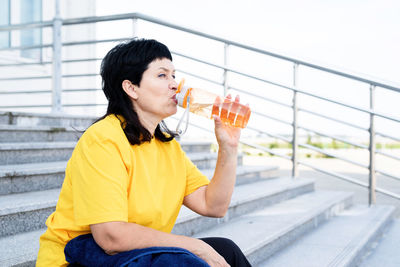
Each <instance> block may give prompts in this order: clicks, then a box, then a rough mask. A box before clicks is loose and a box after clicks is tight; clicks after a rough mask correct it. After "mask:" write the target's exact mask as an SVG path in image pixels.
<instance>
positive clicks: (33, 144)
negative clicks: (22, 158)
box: [0, 141, 77, 151]
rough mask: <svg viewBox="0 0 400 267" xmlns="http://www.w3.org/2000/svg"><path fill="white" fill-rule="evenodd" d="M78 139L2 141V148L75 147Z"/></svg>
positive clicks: (0, 145) (0, 146)
mask: <svg viewBox="0 0 400 267" xmlns="http://www.w3.org/2000/svg"><path fill="white" fill-rule="evenodd" d="M76 142H77V141H61V142H60V141H57V142H15V143H0V151H1V150H24V149H46V148H51V149H55V148H74V147H75V146H76Z"/></svg>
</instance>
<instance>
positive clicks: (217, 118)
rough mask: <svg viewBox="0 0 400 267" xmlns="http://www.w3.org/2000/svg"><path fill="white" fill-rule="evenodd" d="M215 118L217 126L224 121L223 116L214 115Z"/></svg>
mask: <svg viewBox="0 0 400 267" xmlns="http://www.w3.org/2000/svg"><path fill="white" fill-rule="evenodd" d="M213 118H214V122H215V126H220V125H222V121H221V118H220V117H219V116H217V115H213Z"/></svg>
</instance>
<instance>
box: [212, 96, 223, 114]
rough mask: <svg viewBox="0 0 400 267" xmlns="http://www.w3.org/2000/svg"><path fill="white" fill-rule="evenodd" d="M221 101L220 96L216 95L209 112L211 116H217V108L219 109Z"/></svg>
mask: <svg viewBox="0 0 400 267" xmlns="http://www.w3.org/2000/svg"><path fill="white" fill-rule="evenodd" d="M221 102H222V101H221V98H220V97H219V96H217V97H216V98H215V102H214V104H213V107H212V112H211V115H212V116H214V115H216V116H219V110H220V106H221Z"/></svg>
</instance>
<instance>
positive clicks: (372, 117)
mask: <svg viewBox="0 0 400 267" xmlns="http://www.w3.org/2000/svg"><path fill="white" fill-rule="evenodd" d="M374 106H375V85H372V84H371V85H370V110H371V111H372V112H373V111H374ZM375 150H376V144H375V115H374V114H373V113H370V126H369V197H368V199H369V205H370V206H371V205H373V204H375V202H376V192H375V187H376V172H375V163H376V161H375Z"/></svg>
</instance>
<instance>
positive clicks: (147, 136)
mask: <svg viewBox="0 0 400 267" xmlns="http://www.w3.org/2000/svg"><path fill="white" fill-rule="evenodd" d="M164 58H167V59H169V60H171V61H172V56H171V52H170V51H169V49H168V47H166V46H165V45H164V44H162V43H160V42H158V41H156V40H148V39H137V38H135V39H132V40H130V41H129V42H125V43H121V44H119V45H117V46H115V47H114V48H112V49H111V50H110V51H109V52H108V53H107V55H106V56H105V57H104V59H103V61H102V63H101V71H100V74H101V77H102V89H103V92H104V94H105V95H106V98H107V100H108V107H107V112H106V114H105V115H104V116H103V117H101V118H100V119H99V120H101V119H104V118H105V117H106V116H108V115H110V114H114V115H121V116H122V117H123V118H124V121H123V122H121V126H122V128H123V130H124V133H125V135H126V137H127V138H128V140H129V143H131V144H132V145H140V144H141V143H143V142H146V141H150V140H151V139H152V138H153V136H152V135H151V133H150V132H149V131H148V130H147V129H146V128H145V127H144V126H143V125H142V124H141V123H140V121H139V117H138V115H137V113H136V111H135V110H134V108H133V105H132V102H131V100H130V98H129V96H128V95H127V94H126V93H125V91H124V90H123V88H122V82H123V81H124V80H129V81H131V82H132V84H134V85H137V86H140V82H141V80H142V76H143V73H144V72H145V71H146V70H147V68H148V66H149V64H150V63H151V62H152V61H154V60H156V59H164ZM117 118H118V116H117ZM175 136H177V134H176V133H174V132H172V131H171V130H169V129H168V127H167V126H166V124H165V123H164V121H161V122H160V123H159V124H158V125H157V127H156V130H155V132H154V137H155V138H157V139H158V140H160V141H162V142H168V141H171V140H172V139H174V137H175Z"/></svg>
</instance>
